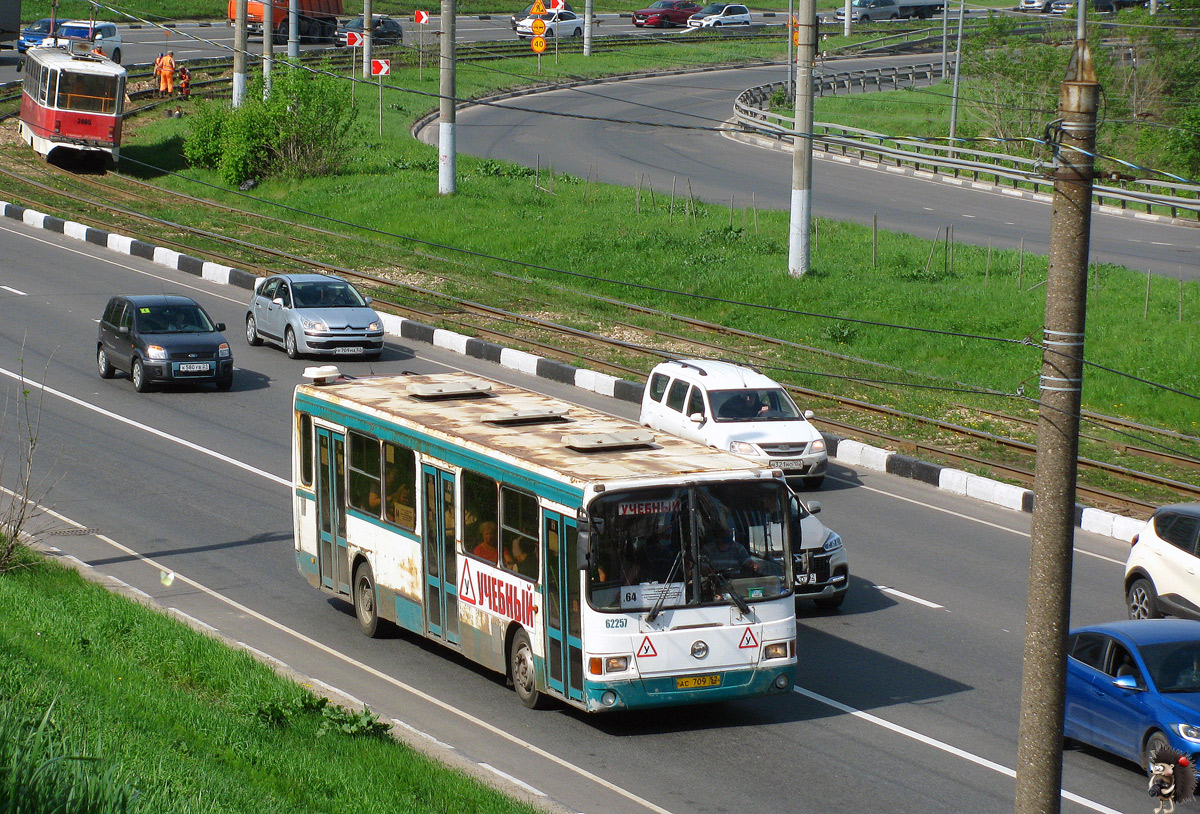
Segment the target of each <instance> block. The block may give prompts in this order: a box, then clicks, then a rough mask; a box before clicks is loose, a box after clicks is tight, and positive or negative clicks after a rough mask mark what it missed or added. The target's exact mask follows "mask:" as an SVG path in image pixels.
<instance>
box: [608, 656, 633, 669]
mask: <svg viewBox="0 0 1200 814" xmlns="http://www.w3.org/2000/svg"><path fill="white" fill-rule="evenodd" d="M628 669H629V656H609V657H608V658H606V659H605V660H604V672H606V673H623V672H625V671H626V670H628Z"/></svg>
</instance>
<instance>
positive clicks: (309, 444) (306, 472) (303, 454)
mask: <svg viewBox="0 0 1200 814" xmlns="http://www.w3.org/2000/svg"><path fill="white" fill-rule="evenodd" d="M299 417H300V418H299V420H300V429H299V433H300V483H301V484H302V485H304V486H312V482H313V441H312V437H313V431H312V416H310V415H309V414H308V413H300V414H299Z"/></svg>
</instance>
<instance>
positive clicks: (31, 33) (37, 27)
mask: <svg viewBox="0 0 1200 814" xmlns="http://www.w3.org/2000/svg"><path fill="white" fill-rule="evenodd" d="M53 22H54V21H53V20H51V19H50V18H49V17H43V18H42V19H40V20H38V21H37V22H36V23H34V24H33V25H31V26H29V27H27V28H23V29H21V36H20V37H18V38H17V53H18V54H23V53H25V51H26V50H28V49H29V47H30V46H31V45H37V44H38V43H39V42H41V41H42V40H44V39H45V38H46V37H48V36H50V26H51V24H53Z"/></svg>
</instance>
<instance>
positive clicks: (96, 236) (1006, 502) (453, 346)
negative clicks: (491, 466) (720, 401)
mask: <svg viewBox="0 0 1200 814" xmlns="http://www.w3.org/2000/svg"><path fill="white" fill-rule="evenodd" d="M0 210H2V211H0V214H3V216H4V217H6V218H12V219H13V220H19V221H21V222H22V223H25V224H26V225H28V226H33V227H35V228H39V229H46V230H47V231H51V232H58V233H59V234H62V235H65V236H66V237H70V238H74V239H76V240H83V241H86V242H88V243H92V244H94V245H97V246H104V247H106V248H109V249H112V250H113V251H117V252H121V253H122V254H128V255H130V256H133V257H141V258H143V259H145V260H149V261H151V262H152V263H155V264H156V265H160V266H165V267H167V268H172V269H177V270H179V271H183V272H186V273H188V274H194V275H196V276H198V277H202V278H203V279H205V280H209V281H210V282H214V283H219V284H221V285H231V286H234V287H236V288H244V289H246V290H247V291H250V290H253V288H254V281H255V279H256V277H255V276H254V275H253V274H250V273H249V272H246V271H242V270H241V269H236V268H232V267H230V266H223V265H220V264H218V263H209V262H207V261H205V260H201V259H200V258H198V257H192V256H190V255H186V254H181V253H180V252H176V251H172V250H171V249H166V248H163V247H161V246H152V245H150V244H149V243H144V242H142V241H140V240H134V239H133V238H129V237H125V236H124V235H118V234H114V233H111V232H105V231H103V230H101V229H94V228H92V227H90V226H85V225H84V224H82V223H76V222H74V221H66V220H63V219H62V218H56V217H54V216H52V215H47V214H45V213H43V212H38V211H36V210H34V209H27V208H25V207H21V206H16V205H14V204H10V203H5V202H3V201H0ZM382 317H383V327H384V331H385V332H386V333H388V334H390V335H391V336H394V337H399V338H401V339H407V340H410V341H413V342H424V343H426V344H428V345H433V346H434V347H438V348H442V349H443V350H448V351H452V352H454V353H460V354H462V355H464V356H470V357H472V358H474V359H482V360H484V361H487V362H492V363H494V364H498V365H500V366H502V367H507V368H509V369H512V370H516V371H519V372H521V373H526V374H528V375H530V376H537V377H539V378H542V379H550V380H551V381H556V382H559V383H561V384H567V385H573V386H575V387H578V388H580V389H583V390H588V391H590V392H593V393H598V394H599V395H602V396H609V397H611V398H615V399H620V400H621V401H627V402H630V403H633V404H638V403H640V402H641V400H642V390H643V389H644V387H645V385H644V384H643V383H642V382H631V381H628V380H627V379H618V378H616V377H615V376H609V375H607V374H605V373H597V372H595V371H593V370H586V369H584V368H579V367H575V366H574V365H569V364H567V363H566V362H560V361H557V360H555V359H547V358H545V357H542V356H536V355H534V354H532V353H527V352H525V351H522V350H517V349H515V348H507V347H504V346H503V345H498V344H496V343H495V342H487V341H485V340H482V339H476V338H474V337H470V336H465V335H463V334H460V333H455V332H453V331H447V330H445V329H443V328H435V327H434V326H432V325H425V324H424V323H421V322H416V321H414V320H411V319H405V318H404V317H398V316H395V315H393V314H383V315H382ZM825 443H826V446H827V448H828V450H829V457H830V458H832V459H833V460H835V461H837V462H838V463H841V464H845V465H847V466H855V467H858V468H860V469H870V470H873V471H876V472H886V473H888V474H890V475H897V476H899V477H903V478H911V479H914V480H919V481H922V482H924V483H928V484H930V485H932V486H936V487H937V488H939V489H945V490H946V491H948V492H953V493H954V494H958V495H964V496H966V497H971V498H975V499H976V500H982V501H984V502H986V503H993V504H996V505H998V506H1003V507H1005V508H1009V509H1013V510H1015V511H1022V512H1027V513H1029V512H1032V511H1033V493H1032V492H1031V491H1030V490H1028V489H1024V488H1022V487H1019V486H1013V485H1011V484H1007V483H1001V482H1000V481H995V480H992V479H990V478H984V477H980V476H979V475H972V474H970V473H969V472H964V471H962V470H959V469H952V468H950V467H945V466H940V465H938V464H932V463H929V462H928V461H922V460H920V459H917V458H912V457H909V456H907V455H901V454H899V453H896V452H892V451H890V450H886V449H881V448H879V447H872V446H869V445H867V444H863V443H861V442H859V441H851V440H849V439H845V438H840V437H838V436H836V435H829V434H825ZM1075 525H1077V526H1079V527H1080V528H1081V529H1083V530H1084V531H1088V532H1092V533H1094V534H1100V535H1104V536H1106V537H1115V538H1116V539H1118V540H1124V541H1126V542H1129V541H1130V540H1132V539H1133V535H1135V534H1137V533H1138V532H1139V531H1140V530H1141V528H1142V526H1144V525H1145V521H1144V520H1137V519H1134V518H1132V517H1125V516H1123V515H1119V514H1113V513H1112V512H1105V511H1101V510H1100V509H1092V508H1088V507H1084V506H1079V505H1076V507H1075Z"/></svg>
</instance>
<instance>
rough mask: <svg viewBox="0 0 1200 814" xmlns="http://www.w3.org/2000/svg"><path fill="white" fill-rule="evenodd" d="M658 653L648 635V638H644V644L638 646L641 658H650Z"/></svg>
mask: <svg viewBox="0 0 1200 814" xmlns="http://www.w3.org/2000/svg"><path fill="white" fill-rule="evenodd" d="M657 655H658V651H657V650H655V649H654V645H653V643H651V641H650V637H649V636H647V637H646V638H644V639H642V645H641V647H639V648H638V651H637V657H638V658H639V659H648V658H650V657H651V656H657Z"/></svg>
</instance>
